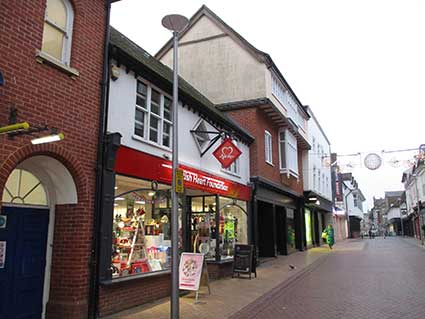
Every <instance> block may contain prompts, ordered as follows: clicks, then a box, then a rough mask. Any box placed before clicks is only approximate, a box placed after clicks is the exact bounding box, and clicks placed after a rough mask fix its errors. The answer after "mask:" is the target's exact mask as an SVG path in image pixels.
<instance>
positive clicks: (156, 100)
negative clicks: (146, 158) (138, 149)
mask: <svg viewBox="0 0 425 319" xmlns="http://www.w3.org/2000/svg"><path fill="white" fill-rule="evenodd" d="M171 107H172V100H171V98H170V97H168V96H166V95H165V94H164V93H163V92H161V91H160V90H159V89H157V88H155V87H153V86H152V85H150V84H148V83H147V82H144V81H142V80H138V81H137V94H136V110H135V111H136V112H135V118H134V120H135V124H134V134H135V135H136V136H138V137H140V138H142V139H143V140H145V141H148V142H150V143H154V144H157V145H159V146H164V147H167V148H171V132H172V127H173V122H172V112H171Z"/></svg>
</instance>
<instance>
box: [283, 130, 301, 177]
mask: <svg viewBox="0 0 425 319" xmlns="http://www.w3.org/2000/svg"><path fill="white" fill-rule="evenodd" d="M279 166H280V170H281V172H284V173H287V174H288V175H290V174H291V175H294V176H295V177H298V176H299V172H298V147H297V138H296V137H295V136H294V135H293V134H292V133H291V132H290V131H288V130H281V131H280V132H279Z"/></svg>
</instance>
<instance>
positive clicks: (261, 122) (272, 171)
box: [226, 107, 303, 195]
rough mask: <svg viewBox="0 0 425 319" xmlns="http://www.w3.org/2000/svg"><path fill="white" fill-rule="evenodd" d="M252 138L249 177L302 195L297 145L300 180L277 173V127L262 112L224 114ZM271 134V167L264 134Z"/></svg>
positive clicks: (254, 109) (249, 110)
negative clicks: (286, 187)
mask: <svg viewBox="0 0 425 319" xmlns="http://www.w3.org/2000/svg"><path fill="white" fill-rule="evenodd" d="M226 113H227V114H228V115H230V117H232V118H233V119H234V120H236V121H237V122H238V123H239V125H241V126H242V127H243V128H245V129H246V130H247V131H248V132H249V133H250V134H251V135H253V136H254V138H255V142H254V143H252V144H251V146H250V150H249V151H250V168H251V169H250V173H251V176H261V177H264V178H266V179H268V180H270V181H272V182H275V183H277V184H284V185H286V186H288V187H290V188H291V189H292V190H294V191H295V192H297V193H299V194H300V195H302V194H303V180H302V150H301V148H300V145H298V168H299V174H300V178H299V179H298V180H297V179H296V178H295V177H293V176H290V177H289V178H288V177H287V175H286V174H280V171H279V127H278V126H276V125H275V124H273V122H272V121H271V120H270V118H269V117H268V116H267V115H266V113H265V112H264V111H262V110H261V109H259V108H258V107H253V108H248V109H240V110H233V111H228V112H226ZM265 130H267V131H268V132H269V133H271V134H272V148H273V165H270V164H268V163H267V162H266V159H265V157H266V155H265V143H264V132H265Z"/></svg>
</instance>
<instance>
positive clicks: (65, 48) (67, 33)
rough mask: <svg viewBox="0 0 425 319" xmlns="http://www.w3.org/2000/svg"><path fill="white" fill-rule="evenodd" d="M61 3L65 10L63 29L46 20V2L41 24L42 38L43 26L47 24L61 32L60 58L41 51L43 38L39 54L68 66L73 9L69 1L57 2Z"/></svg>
mask: <svg viewBox="0 0 425 319" xmlns="http://www.w3.org/2000/svg"><path fill="white" fill-rule="evenodd" d="M58 1H62V3H63V5H64V7H65V9H66V25H65V29H63V28H62V27H60V26H58V25H57V24H56V23H55V22H53V21H51V20H49V19H48V14H47V10H48V7H47V1H46V9H45V11H44V23H43V36H44V28H45V25H46V24H48V25H49V26H50V27H52V28H54V29H55V30H57V31H59V32H61V33H62V34H63V43H62V52H61V58H60V59H58V58H56V57H54V56H52V55H50V54H49V53H47V52H46V51H44V50H43V49H42V47H43V43H44V37H43V38H42V43H41V52H43V53H44V54H46V55H48V56H49V57H50V58H52V59H54V60H57V61H59V62H60V63H62V64H64V65H66V66H68V67H69V66H70V63H71V48H72V31H73V24H74V9H73V7H72V4H71V2H70V1H69V0H58Z"/></svg>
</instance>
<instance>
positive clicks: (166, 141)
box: [162, 134, 170, 147]
mask: <svg viewBox="0 0 425 319" xmlns="http://www.w3.org/2000/svg"><path fill="white" fill-rule="evenodd" d="M162 145H164V146H167V147H170V135H165V134H163V135H162Z"/></svg>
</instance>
